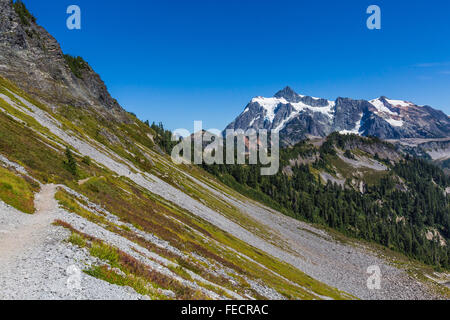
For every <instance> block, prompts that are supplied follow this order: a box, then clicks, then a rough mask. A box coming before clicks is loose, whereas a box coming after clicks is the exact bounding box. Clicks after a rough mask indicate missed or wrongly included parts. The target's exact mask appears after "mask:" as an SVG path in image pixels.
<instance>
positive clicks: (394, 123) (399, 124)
mask: <svg viewBox="0 0 450 320" xmlns="http://www.w3.org/2000/svg"><path fill="white" fill-rule="evenodd" d="M384 120H386V121H387V122H388V123H389V124H390V125H391V126H393V127H402V126H403V123H404V122H403V121H402V120H395V119H392V118H387V119H384Z"/></svg>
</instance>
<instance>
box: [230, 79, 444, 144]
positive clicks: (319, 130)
mask: <svg viewBox="0 0 450 320" xmlns="http://www.w3.org/2000/svg"><path fill="white" fill-rule="evenodd" d="M250 128H252V129H267V130H276V131H279V132H280V137H281V139H282V141H283V143H285V144H292V143H295V142H298V141H299V140H301V139H303V138H305V137H306V136H307V135H313V136H322V137H323V136H327V135H329V134H330V133H332V132H335V131H338V132H341V133H344V134H345V133H355V134H359V135H363V136H369V135H370V136H376V137H379V138H381V139H400V138H444V137H449V136H450V120H449V117H448V116H447V115H445V114H444V113H443V112H442V111H438V110H435V109H433V108H431V107H429V106H418V105H416V104H414V103H412V102H407V101H403V100H390V99H388V98H386V97H380V98H378V99H374V100H370V101H366V100H353V99H350V98H337V99H336V100H335V101H330V100H327V99H321V98H314V97H310V96H304V95H300V94H297V93H296V92H294V90H292V89H291V88H289V87H286V88H284V89H283V90H281V91H279V92H278V93H276V94H275V95H274V96H273V97H272V98H264V97H256V98H253V99H252V100H251V101H250V103H249V104H248V105H247V106H246V108H245V109H244V111H243V112H242V113H241V114H240V115H239V116H238V117H237V118H236V119H235V120H234V121H233V122H232V123H230V124H229V125H228V126H227V128H226V129H235V130H236V129H243V130H247V129H250Z"/></svg>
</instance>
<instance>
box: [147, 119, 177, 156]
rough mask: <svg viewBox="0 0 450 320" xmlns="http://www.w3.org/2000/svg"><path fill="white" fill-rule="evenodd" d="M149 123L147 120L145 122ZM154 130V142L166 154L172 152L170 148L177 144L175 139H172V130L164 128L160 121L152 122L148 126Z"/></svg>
mask: <svg viewBox="0 0 450 320" xmlns="http://www.w3.org/2000/svg"><path fill="white" fill-rule="evenodd" d="M145 123H146V124H147V125H149V122H148V121H146V122H145ZM150 128H152V129H153V130H154V131H155V132H156V137H155V143H156V144H157V145H158V146H159V147H160V148H161V149H162V150H163V151H164V152H166V153H167V154H170V153H171V152H172V148H173V147H174V146H175V145H176V144H177V142H176V141H172V132H171V131H170V130H166V129H164V126H163V124H162V123H161V122H160V123H159V124H158V125H157V124H156V123H154V122H153V123H152V125H151V126H150Z"/></svg>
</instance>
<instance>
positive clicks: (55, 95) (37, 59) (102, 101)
mask: <svg viewBox="0 0 450 320" xmlns="http://www.w3.org/2000/svg"><path fill="white" fill-rule="evenodd" d="M73 59H74V58H71V57H70V56H69V55H66V54H64V53H63V51H62V50H61V47H60V45H59V43H58V41H57V40H56V39H55V38H54V37H53V36H52V35H50V34H49V33H48V32H47V31H46V30H45V29H44V28H43V27H41V26H39V25H38V24H37V22H36V19H35V18H34V17H33V15H32V14H31V13H29V11H28V10H27V9H26V7H25V5H24V4H23V3H22V2H21V1H16V2H15V3H14V4H12V2H11V1H10V0H0V61H1V63H0V75H1V76H3V77H5V78H7V79H9V80H11V81H13V82H14V83H17V84H18V85H19V87H20V88H21V89H23V90H25V91H27V92H28V93H29V94H31V95H34V97H36V98H39V99H41V100H42V99H43V100H45V102H46V103H48V104H51V105H54V106H55V107H58V106H60V105H71V106H75V107H83V108H95V109H97V110H99V111H105V112H103V113H104V115H105V116H108V117H113V118H114V119H117V120H120V121H128V122H130V120H129V118H128V116H127V113H126V112H125V111H124V109H123V108H122V107H121V106H120V105H119V103H118V102H117V100H116V99H114V98H112V97H111V95H110V94H109V92H108V90H107V88H106V85H105V83H104V82H103V80H102V79H101V78H100V76H99V75H98V74H97V73H96V72H95V71H94V70H93V69H92V68H91V67H90V66H89V64H88V63H87V62H85V61H84V60H81V64H80V66H81V67H80V68H79V70H78V72H74V70H73V68H71V66H70V63H71V62H72V61H71V60H73ZM79 59H81V58H79Z"/></svg>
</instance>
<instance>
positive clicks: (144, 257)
mask: <svg viewBox="0 0 450 320" xmlns="http://www.w3.org/2000/svg"><path fill="white" fill-rule="evenodd" d="M0 15H1V19H0V57H1V60H0V64H1V68H0V70H1V74H2V75H3V77H0V274H1V275H2V277H1V279H0V287H1V290H0V299H29V298H32V299H33V298H34V299H354V298H361V299H433V298H446V297H447V294H448V292H447V291H445V287H443V286H441V285H439V284H438V282H441V281H444V280H443V279H445V278H437V276H438V275H437V274H435V273H433V270H432V269H430V268H428V267H426V266H424V265H422V264H419V263H417V262H415V261H412V260H410V259H408V258H406V257H405V256H402V255H395V254H393V253H392V252H391V251H386V250H382V249H379V248H376V247H372V246H370V245H368V244H365V243H361V242H353V241H351V240H349V239H346V238H345V237H342V236H340V235H336V234H334V233H332V232H327V231H324V230H323V229H321V228H318V227H314V226H312V225H310V224H307V223H304V222H301V221H299V220H296V219H293V218H290V217H288V216H286V215H284V214H282V213H280V212H278V211H275V210H273V209H271V208H269V207H266V206H265V205H262V204H260V203H258V202H256V201H254V200H251V199H250V198H247V197H245V196H244V195H242V194H240V193H238V192H236V191H235V190H233V189H231V188H229V187H228V186H226V185H225V184H223V183H221V182H220V181H219V180H218V179H216V178H215V177H213V176H212V175H210V174H208V173H207V172H205V171H204V170H202V169H201V168H199V167H196V166H187V165H175V164H174V163H173V162H172V161H171V159H170V157H169V156H168V155H167V154H166V153H164V152H163V149H165V147H167V149H169V148H170V146H165V145H164V144H162V143H161V142H163V141H165V137H164V136H166V134H167V132H165V131H164V130H163V129H162V128H161V127H157V126H149V125H148V124H146V123H143V122H141V121H140V120H139V119H137V118H136V117H135V116H133V115H132V114H129V113H127V112H125V111H124V110H123V109H122V108H120V107H119V106H118V105H116V104H115V103H114V101H113V100H111V99H110V96H109V95H107V94H106V93H107V92H106V91H105V90H106V88H105V87H104V86H103V84H102V82H100V80H99V78H97V77H98V76H97V75H95V73H93V71H92V69H90V67H88V66H87V65H85V63H84V62H83V61H82V60H80V59H77V60H76V61H75V60H73V59H71V58H64V57H63V56H62V55H61V52H60V50H59V45H58V44H57V43H56V41H55V40H54V39H53V38H51V37H50V36H49V35H48V34H47V33H46V32H45V30H43V29H42V28H41V27H39V26H38V25H37V24H36V23H35V22H34V18H32V17H31V15H30V14H28V13H27V11H25V8H23V7H21V8H19V9H17V8H16V9H14V8H13V7H12V2H11V1H9V0H0ZM41 41H42V42H41ZM77 65H78V66H80V65H82V66H83V68H82V70H79V69H78V67H76V66H77ZM27 70H29V72H28V73H27V72H26V71H27ZM79 76H80V77H81V78H79ZM97 80H98V81H97ZM158 144H161V145H158ZM386 152H388V151H386ZM436 183H441V182H439V181H437V182H436ZM305 199H306V198H305ZM433 231H434V230H433ZM430 232H432V231H430ZM373 265H377V266H379V267H380V269H381V271H382V277H383V282H382V287H381V289H380V290H371V289H369V288H368V287H367V278H368V276H369V274H368V273H367V268H368V267H369V266H373ZM79 271H82V273H81V274H80V273H78V272H79ZM424 274H430V275H431V276H432V277H433V280H429V279H428V278H424Z"/></svg>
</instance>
